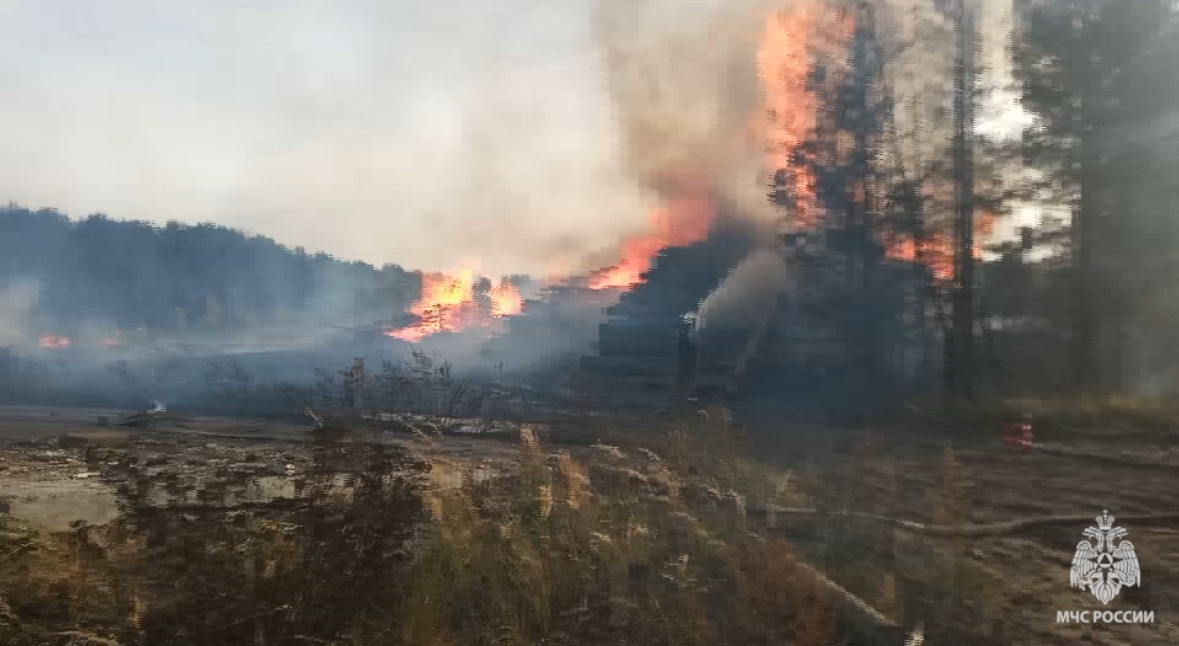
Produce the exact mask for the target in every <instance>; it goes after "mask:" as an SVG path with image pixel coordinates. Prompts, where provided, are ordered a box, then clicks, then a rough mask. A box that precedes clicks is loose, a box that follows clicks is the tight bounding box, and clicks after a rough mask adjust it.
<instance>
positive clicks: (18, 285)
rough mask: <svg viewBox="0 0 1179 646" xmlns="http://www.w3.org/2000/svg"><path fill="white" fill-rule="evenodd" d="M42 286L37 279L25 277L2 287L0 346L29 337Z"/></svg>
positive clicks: (0, 292)
mask: <svg viewBox="0 0 1179 646" xmlns="http://www.w3.org/2000/svg"><path fill="white" fill-rule="evenodd" d="M40 287H41V285H40V281H38V280H37V279H35V278H23V279H19V280H12V281H10V282H9V284H8V286H7V287H5V288H3V289H0V346H7V345H17V344H19V343H21V342H22V341H24V340H26V339H27V338H28V335H29V334H30V332H31V330H30V323H31V322H32V321H31V319H32V315H33V312H34V310H36V308H37V301H38V297H39V296H40V293H41V288H40Z"/></svg>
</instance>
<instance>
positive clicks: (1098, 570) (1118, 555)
mask: <svg viewBox="0 0 1179 646" xmlns="http://www.w3.org/2000/svg"><path fill="white" fill-rule="evenodd" d="M1113 523H1114V518H1113V516H1110V515H1109V512H1108V511H1102V512H1101V515H1100V516H1098V517H1097V527H1089V528H1086V529H1085V532H1084V534H1085V536H1088V537H1089V538H1092V539H1094V540H1096V541H1097V545H1093V543H1090V542H1089V541H1087V540H1085V541H1081V542H1080V543H1077V553H1076V554H1075V555H1073V569H1072V570H1071V571H1070V573H1069V584H1070V585H1071V586H1072V587H1074V588H1080V589H1082V590H1084V589H1086V588H1088V589H1089V592H1092V593H1093V596H1095V597H1097V599H1098V601H1100V602H1101V603H1103V604H1105V605H1109V602H1110V601H1112V600H1113V598H1114V597H1116V596H1118V592H1120V591H1121V590H1122V586H1133V585H1139V584H1141V583H1142V575H1141V573H1140V572H1139V570H1138V556H1137V555H1136V554H1135V553H1134V544H1133V543H1131V542H1130V541H1121V542H1120V543H1118V544H1117V545H1114V541H1115V540H1117V539H1119V538H1121V537H1123V536H1125V535H1126V534H1127V533H1128V532H1127V531H1126V530H1125V529H1123V528H1121V527H1114V526H1113Z"/></svg>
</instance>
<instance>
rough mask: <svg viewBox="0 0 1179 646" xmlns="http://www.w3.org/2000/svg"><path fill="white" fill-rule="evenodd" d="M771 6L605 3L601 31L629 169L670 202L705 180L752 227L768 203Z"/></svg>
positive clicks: (768, 216)
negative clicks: (763, 42) (764, 49)
mask: <svg viewBox="0 0 1179 646" xmlns="http://www.w3.org/2000/svg"><path fill="white" fill-rule="evenodd" d="M764 5H765V3H763V2H755V1H735V2H707V1H695V2H682V1H679V2H673V1H671V0H638V1H636V0H599V2H598V6H597V13H596V19H595V27H596V29H595V34H596V36H597V39H598V42H599V44H600V46H601V49H602V65H603V66H604V68H605V72H606V88H607V91H608V92H609V95H610V97H611V99H612V100H613V102H614V107H615V111H616V112H615V118H616V120H617V122H618V130H619V132H620V134H621V137H622V155H623V165H624V168H625V169H626V170H627V172H628V173H629V174H630V176H631V177H633V178H634V180H635V181H636V182H638V183H639V185H640V186H642V187H643V188H644V189H646V190H647V191H649V192H650V193H651V194H653V195H655V196H658V197H659V198H662V199H669V198H673V197H674V195H672V194H671V193H673V192H675V191H677V190H682V187H683V184H684V182H685V181H693V182H707V183H710V184H711V186H710V188H711V189H712V190H713V191H715V192H716V193H717V194H718V197H719V198H721V200H723V201H724V202H726V203H727V204H729V205H731V206H732V207H733V208H734V209H735V210H736V211H737V212H738V213H740V214H741V215H744V216H746V217H748V218H750V219H753V220H755V221H756V220H762V221H770V220H772V219H773V218H774V217H775V216H776V214H775V213H774V210H773V209H772V208H771V207H770V205H769V204H768V202H767V200H766V196H765V193H766V189H765V182H764V172H763V168H762V166H763V164H762V160H763V154H762V152H763V150H762V149H763V148H764V144H763V143H762V142H760V141H758V140H757V137H756V136H755V135H756V133H755V132H754V129H753V128H752V127H751V126H752V125H753V123H754V118H755V116H756V115H757V114H758V110H759V102H760V100H761V96H760V89H759V83H758V78H757V66H756V52H757V32H758V29H760V28H761V26H762V24H763V21H764V16H765V14H766V11H767V9H766V7H765V6H764Z"/></svg>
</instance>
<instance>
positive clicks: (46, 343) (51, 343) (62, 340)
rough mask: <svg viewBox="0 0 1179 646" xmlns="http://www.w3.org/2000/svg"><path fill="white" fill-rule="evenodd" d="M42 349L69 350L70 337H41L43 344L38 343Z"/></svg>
mask: <svg viewBox="0 0 1179 646" xmlns="http://www.w3.org/2000/svg"><path fill="white" fill-rule="evenodd" d="M38 345H40V346H41V347H42V348H68V347H70V340H69V337H64V336H57V335H56V334H44V335H42V336H41V342H40V343H38Z"/></svg>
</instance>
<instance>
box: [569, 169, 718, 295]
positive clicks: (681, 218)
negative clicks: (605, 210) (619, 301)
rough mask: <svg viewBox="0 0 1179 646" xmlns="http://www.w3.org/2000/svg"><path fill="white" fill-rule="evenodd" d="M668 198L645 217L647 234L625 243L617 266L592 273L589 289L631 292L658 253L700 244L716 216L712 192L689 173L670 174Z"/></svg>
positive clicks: (664, 186) (699, 178) (667, 185)
mask: <svg viewBox="0 0 1179 646" xmlns="http://www.w3.org/2000/svg"><path fill="white" fill-rule="evenodd" d="M662 188H663V192H664V193H665V194H667V195H668V196H669V197H667V198H665V200H664V204H662V205H661V206H659V207H657V208H655V209H652V210H651V212H650V213H649V214H648V216H647V217H648V228H649V232H648V233H646V234H644V235H639V236H635V237H632V238H630V239H628V240H626V241H625V242H624V243H623V246H622V258H621V259H620V260H619V262H618V264H617V265H614V266H613V267H607V268H605V269H601V270H599V271H596V272H594V273H593V274H592V275H591V276H590V281H589V286H590V288H591V289H612V288H625V289H628V288H631V287H634V286H635V285H637V284H639V283H641V282H643V274H645V273H646V272H647V271H648V270H650V269H651V264H652V262H653V261H654V259H655V256H656V254H658V253H659V251H660V250H662V249H666V248H668V247H681V246H684V245H689V244H692V243H693V242H698V241H700V240H703V239H704V238H705V237H706V236H707V235H708V229H709V227H711V226H712V221H713V218H714V216H715V215H716V208H715V206H714V202H715V200H714V198H713V195H712V189H711V188H710V186H709V184H708V182H706V181H705V180H704V178H703V177H701V176H699V175H696V174H693V173H670V174H668V176H667V177H666V178H665V181H664V182H663V187H662Z"/></svg>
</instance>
